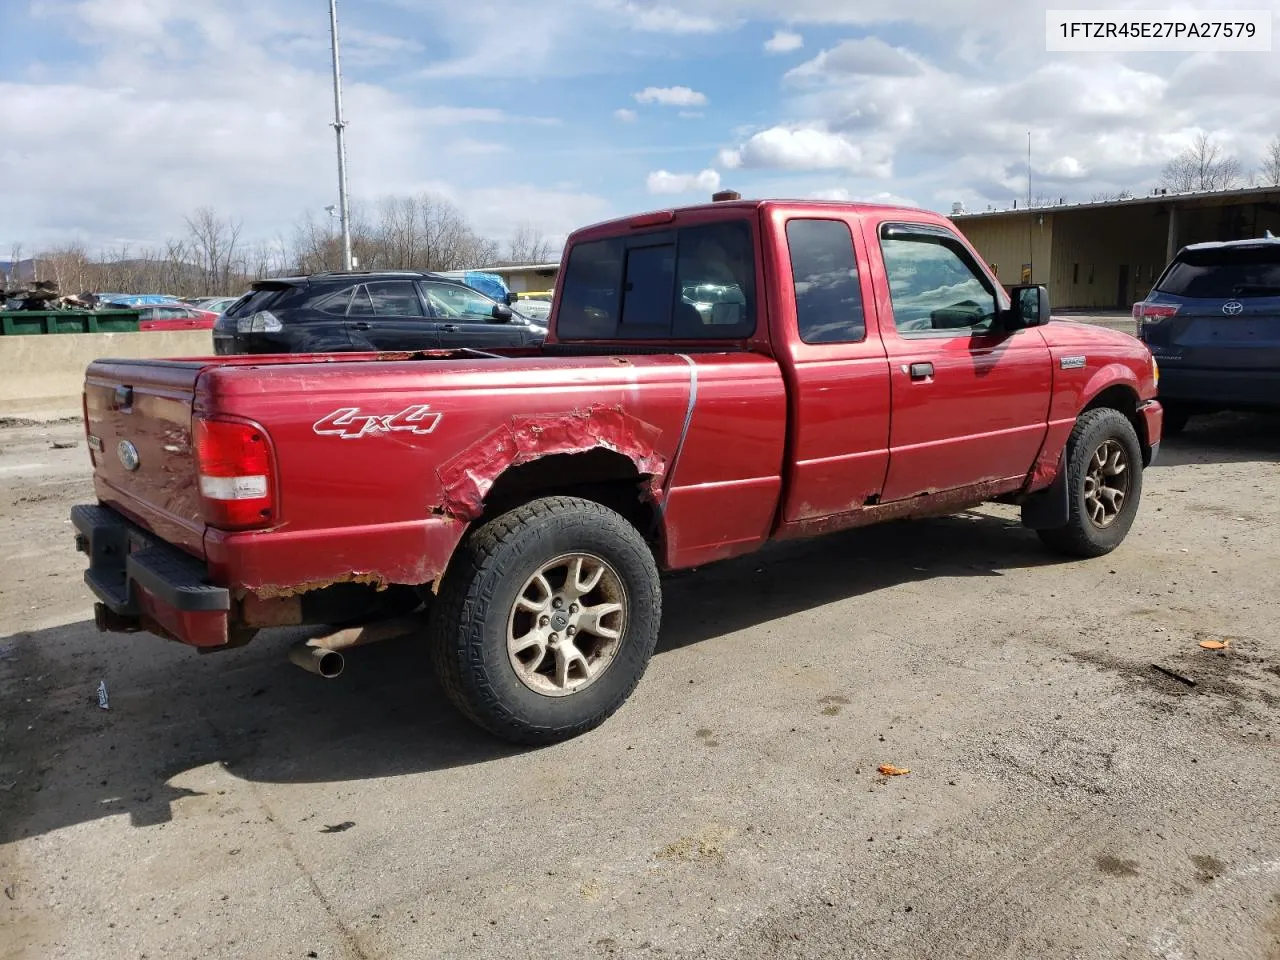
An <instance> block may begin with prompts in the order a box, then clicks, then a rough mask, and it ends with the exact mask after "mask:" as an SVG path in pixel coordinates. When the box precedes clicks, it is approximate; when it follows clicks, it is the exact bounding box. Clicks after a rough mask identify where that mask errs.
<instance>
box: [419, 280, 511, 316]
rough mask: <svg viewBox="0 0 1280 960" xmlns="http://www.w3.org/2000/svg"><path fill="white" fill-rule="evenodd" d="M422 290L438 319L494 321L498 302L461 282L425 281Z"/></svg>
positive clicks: (432, 312) (433, 314)
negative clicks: (494, 311)
mask: <svg viewBox="0 0 1280 960" xmlns="http://www.w3.org/2000/svg"><path fill="white" fill-rule="evenodd" d="M422 292H423V293H424V294H425V295H426V297H427V303H428V304H430V305H431V314H432V316H434V317H435V318H436V319H438V320H461V321H464V322H469V323H493V322H494V321H495V320H496V318H495V317H494V315H493V308H494V307H495V306H496V302H495V301H493V300H490V299H489V298H488V297H486V296H485V295H484V294H482V293H479V292H477V291H475V290H472V289H471V288H470V287H465V286H463V285H462V284H460V283H423V284H422Z"/></svg>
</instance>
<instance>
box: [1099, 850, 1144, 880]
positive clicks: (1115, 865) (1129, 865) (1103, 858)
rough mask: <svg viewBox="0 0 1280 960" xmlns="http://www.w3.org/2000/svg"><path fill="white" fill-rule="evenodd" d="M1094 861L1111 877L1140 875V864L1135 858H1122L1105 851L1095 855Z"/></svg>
mask: <svg viewBox="0 0 1280 960" xmlns="http://www.w3.org/2000/svg"><path fill="white" fill-rule="evenodd" d="M1093 862H1094V864H1095V865H1096V866H1097V868H1098V870H1099V871H1100V872H1102V873H1105V874H1106V875H1107V876H1109V877H1136V876H1137V875H1138V864H1137V862H1136V861H1134V860H1121V859H1120V858H1119V857H1114V856H1112V855H1111V854H1109V853H1104V854H1101V855H1099V856H1097V857H1095V858H1094V861H1093Z"/></svg>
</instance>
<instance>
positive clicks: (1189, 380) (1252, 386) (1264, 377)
mask: <svg viewBox="0 0 1280 960" xmlns="http://www.w3.org/2000/svg"><path fill="white" fill-rule="evenodd" d="M1160 399H1161V400H1164V401H1166V402H1167V401H1170V400H1177V401H1179V402H1181V403H1198V404H1204V405H1205V406H1218V407H1250V408H1258V409H1272V410H1274V409H1280V370H1207V369H1197V368H1187V367H1177V366H1174V365H1173V364H1162V365H1161V367H1160Z"/></svg>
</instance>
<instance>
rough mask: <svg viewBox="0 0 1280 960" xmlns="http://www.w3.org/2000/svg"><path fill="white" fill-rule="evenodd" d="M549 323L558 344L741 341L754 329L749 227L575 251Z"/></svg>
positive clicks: (684, 230) (715, 227)
mask: <svg viewBox="0 0 1280 960" xmlns="http://www.w3.org/2000/svg"><path fill="white" fill-rule="evenodd" d="M556 322H557V333H558V334H559V336H560V337H561V338H562V339H565V340H659V339H671V340H702V339H740V338H742V337H745V336H749V335H750V334H751V333H753V332H754V331H755V327H756V311H755V256H754V253H753V248H752V237H751V227H750V224H749V223H748V222H747V221H746V220H734V221H726V222H721V223H714V224H707V225H705V226H697V227H681V228H679V229H677V230H666V231H662V232H659V233H650V234H644V235H640V236H634V237H612V238H609V239H607V240H593V241H591V242H588V243H580V244H576V245H575V246H574V247H573V249H572V250H570V252H569V262H568V265H567V267H566V268H565V278H564V284H563V287H562V293H561V302H560V309H559V314H558V316H557V321H556Z"/></svg>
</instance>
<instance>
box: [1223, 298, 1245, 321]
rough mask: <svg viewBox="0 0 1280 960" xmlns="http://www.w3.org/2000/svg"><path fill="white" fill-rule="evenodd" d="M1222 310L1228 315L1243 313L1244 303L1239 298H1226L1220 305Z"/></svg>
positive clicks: (1233, 315) (1236, 315) (1234, 315)
mask: <svg viewBox="0 0 1280 960" xmlns="http://www.w3.org/2000/svg"><path fill="white" fill-rule="evenodd" d="M1222 312H1223V313H1225V314H1226V315H1227V316H1228V317H1238V316H1239V315H1240V314H1242V313H1244V304H1243V303H1241V302H1240V301H1239V300H1228V301H1227V302H1226V303H1224V304H1223V305H1222Z"/></svg>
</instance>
